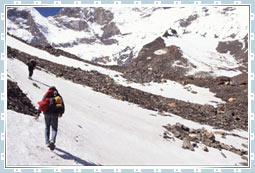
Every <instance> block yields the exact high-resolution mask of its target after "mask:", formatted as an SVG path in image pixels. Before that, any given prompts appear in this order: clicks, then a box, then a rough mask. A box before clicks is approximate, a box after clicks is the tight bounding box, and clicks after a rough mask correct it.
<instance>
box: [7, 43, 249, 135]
mask: <svg viewBox="0 0 255 173" xmlns="http://www.w3.org/2000/svg"><path fill="white" fill-rule="evenodd" d="M8 58H17V59H19V60H21V61H23V62H27V61H28V60H29V59H31V58H34V59H36V60H37V62H38V67H40V68H43V69H45V70H46V71H48V72H51V73H53V74H55V75H56V76H58V77H62V78H65V79H67V80H71V81H72V82H75V83H78V84H82V85H86V86H89V87H92V88H93V89H94V90H95V91H98V92H102V93H104V94H107V95H111V96H112V97H114V98H116V99H119V100H123V101H128V102H131V103H135V104H138V105H140V106H141V107H144V108H146V109H150V110H156V111H158V112H161V113H162V115H166V114H164V113H163V112H169V113H173V114H176V115H178V116H181V117H183V118H186V119H189V120H192V121H195V122H199V123H201V124H208V125H211V126H214V127H215V128H222V129H226V130H232V129H244V130H247V128H248V114H247V110H248V108H247V102H248V99H247V96H248V95H247V92H248V91H247V85H230V81H223V83H221V81H222V80H220V82H217V80H219V79H210V78H209V79H208V78H203V79H197V78H193V79H188V78H187V79H186V81H185V80H184V82H185V83H196V84H197V85H201V86H203V87H206V86H208V87H209V88H211V90H213V91H215V92H216V93H217V96H218V97H220V98H222V99H223V100H226V101H227V103H226V104H223V105H221V106H220V107H218V108H214V107H213V106H209V105H199V104H192V103H187V102H184V101H179V100H176V99H170V98H164V97H161V96H158V95H153V94H150V93H146V92H143V91H140V90H137V89H133V88H131V87H124V86H122V85H118V84H116V83H115V82H114V81H113V79H111V78H110V77H108V76H107V75H104V74H101V73H99V72H97V71H90V72H89V71H83V70H81V69H77V68H72V67H67V66H63V65H59V64H55V63H52V62H49V61H46V60H42V59H38V58H37V57H32V56H30V55H28V54H25V53H23V52H21V51H18V50H15V49H12V48H10V47H8ZM240 93H241V94H240Z"/></svg>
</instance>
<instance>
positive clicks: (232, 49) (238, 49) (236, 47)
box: [216, 35, 248, 72]
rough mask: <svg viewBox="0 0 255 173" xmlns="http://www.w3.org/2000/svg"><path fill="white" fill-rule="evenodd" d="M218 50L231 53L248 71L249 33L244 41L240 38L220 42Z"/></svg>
mask: <svg viewBox="0 0 255 173" xmlns="http://www.w3.org/2000/svg"><path fill="white" fill-rule="evenodd" d="M216 50H217V51H218V52H219V53H228V52H229V53H230V54H231V55H233V56H234V57H235V59H236V60H237V61H238V62H239V63H240V64H242V65H244V66H245V67H246V72H248V35H246V36H245V37H244V38H243V40H242V42H241V41H240V40H234V41H227V42H219V44H218V46H217V48H216Z"/></svg>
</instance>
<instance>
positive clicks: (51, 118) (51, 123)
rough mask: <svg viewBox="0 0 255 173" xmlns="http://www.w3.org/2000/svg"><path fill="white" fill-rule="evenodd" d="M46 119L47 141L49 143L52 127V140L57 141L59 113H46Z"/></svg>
mask: <svg viewBox="0 0 255 173" xmlns="http://www.w3.org/2000/svg"><path fill="white" fill-rule="evenodd" d="M44 119H45V142H46V144H49V142H50V141H49V138H50V127H51V129H52V134H51V141H52V142H54V143H55V142H56V137H57V132H58V115H57V114H55V113H46V114H44Z"/></svg>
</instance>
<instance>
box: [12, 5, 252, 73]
mask: <svg viewBox="0 0 255 173" xmlns="http://www.w3.org/2000/svg"><path fill="white" fill-rule="evenodd" d="M8 11H9V10H8ZM30 11H36V10H34V9H30ZM8 16H10V17H8V19H9V20H8V22H7V28H8V32H9V33H10V34H12V35H15V36H18V37H20V38H24V39H25V40H26V41H28V42H31V41H32V40H33V38H34V37H35V35H30V38H28V36H27V37H22V36H23V35H25V34H26V33H27V32H29V33H30V32H31V31H28V29H19V28H22V27H20V26H19V24H17V22H16V20H18V19H19V18H17V19H16V18H15V17H14V18H12V17H11V16H12V15H11V14H10V15H8ZM32 16H33V18H34V21H37V19H39V18H42V16H40V14H38V12H37V13H35V12H33V13H32ZM104 16H107V17H104ZM248 17H249V10H248V7H245V6H242V7H240V6H239V7H238V6H234V7H224V6H222V7H221V6H217V7H213V6H205V7H201V6H192V7H188V6H187V7H184V8H167V9H165V8H129V7H125V8H124V7H119V8H63V9H62V10H61V11H60V13H59V14H58V15H57V16H54V17H49V18H47V19H46V18H45V19H44V20H42V21H45V20H47V22H43V23H41V24H40V23H38V24H37V25H38V27H37V28H39V29H38V30H40V33H42V34H43V36H44V37H45V38H46V39H47V41H46V43H49V44H51V45H53V46H54V47H57V48H60V49H63V50H65V51H67V52H70V53H73V54H75V55H77V56H79V57H81V58H84V59H87V60H92V61H95V62H98V63H105V64H108V65H111V64H119V65H123V64H125V63H130V61H131V60H132V59H134V58H136V57H137V55H138V53H139V52H140V50H141V49H142V48H143V46H144V45H145V44H148V43H150V42H152V41H153V40H154V39H156V38H158V37H161V36H163V34H164V33H165V32H166V31H167V30H169V29H170V28H173V29H175V30H176V31H177V34H178V36H179V37H178V39H177V40H176V39H175V38H173V39H172V37H171V38H167V40H169V41H167V40H166V41H167V42H168V43H167V44H168V45H171V44H177V46H178V47H180V48H181V50H182V51H183V54H184V57H185V58H187V59H188V60H191V62H192V63H193V64H194V65H196V66H197V67H199V66H200V65H201V56H202V58H203V59H204V58H205V59H206V60H208V59H215V60H212V62H211V63H210V62H209V64H207V65H208V68H207V69H205V70H207V71H213V70H217V69H218V68H220V67H222V66H220V64H221V63H222V59H221V58H220V57H225V58H227V61H228V62H230V61H232V60H233V59H234V58H233V55H231V56H230V55H228V56H226V55H224V54H223V55H221V54H220V53H219V52H217V50H215V48H216V46H217V44H218V43H219V42H220V41H231V40H240V42H243V40H242V39H243V38H244V37H245V36H246V35H247V34H248V26H249V23H248V22H249V21H248V20H244V19H248ZM24 20H26V19H24ZM35 23H36V22H35ZM37 25H36V26H37ZM41 25H44V27H45V28H46V29H44V30H43V29H40V27H39V26H41ZM46 31H47V32H46ZM26 35H28V34H26ZM192 41H194V42H195V44H193V42H192ZM205 43H206V44H205ZM211 44H212V45H211ZM203 45H210V49H209V50H208V49H205V48H204V47H203ZM193 46H195V47H194V48H193ZM201 46H202V47H201ZM200 47H201V49H200ZM194 50H202V52H201V53H200V55H199V56H197V54H196V53H194ZM214 55H216V57H215V58H214ZM206 60H205V61H204V62H205V63H207V62H206ZM228 65H230V67H236V65H237V64H236V63H235V62H233V64H228ZM195 70H196V69H195ZM199 70H200V68H199ZM196 71H198V70H196ZM192 72H193V71H192V70H191V73H192ZM237 73H238V72H237Z"/></svg>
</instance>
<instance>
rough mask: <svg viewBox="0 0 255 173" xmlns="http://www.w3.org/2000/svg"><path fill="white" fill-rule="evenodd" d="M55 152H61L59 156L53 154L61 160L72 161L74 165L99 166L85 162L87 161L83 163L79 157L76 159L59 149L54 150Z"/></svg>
mask: <svg viewBox="0 0 255 173" xmlns="http://www.w3.org/2000/svg"><path fill="white" fill-rule="evenodd" d="M55 150H57V151H59V152H61V154H58V153H55V154H56V155H58V156H59V157H61V158H63V159H67V160H74V161H75V162H76V163H79V164H82V165H84V166H101V165H100V164H98V165H97V164H95V163H91V162H87V161H85V160H83V159H81V158H79V157H76V156H74V155H72V154H71V153H68V152H66V151H64V150H62V149H60V148H55Z"/></svg>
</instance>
